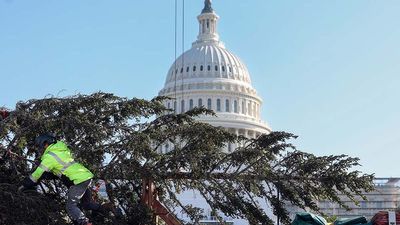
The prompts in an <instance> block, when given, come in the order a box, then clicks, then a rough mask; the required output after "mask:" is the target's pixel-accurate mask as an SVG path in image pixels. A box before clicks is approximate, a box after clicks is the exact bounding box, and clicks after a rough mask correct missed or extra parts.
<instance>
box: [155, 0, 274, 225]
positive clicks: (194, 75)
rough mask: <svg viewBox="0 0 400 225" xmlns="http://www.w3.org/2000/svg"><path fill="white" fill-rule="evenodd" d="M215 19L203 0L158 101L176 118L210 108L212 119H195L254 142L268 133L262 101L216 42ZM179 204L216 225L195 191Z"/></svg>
mask: <svg viewBox="0 0 400 225" xmlns="http://www.w3.org/2000/svg"><path fill="white" fill-rule="evenodd" d="M218 19H219V16H218V15H217V14H216V13H215V11H214V9H213V8H212V6H211V0H205V1H204V8H203V10H202V11H201V14H200V15H199V16H197V20H198V22H199V34H198V36H197V40H196V41H195V42H193V44H192V48H191V49H189V50H187V51H186V52H184V53H183V54H182V55H181V56H179V57H178V58H177V59H176V60H175V62H174V63H173V64H172V65H171V67H170V69H169V70H168V74H167V78H166V80H165V84H164V87H163V88H162V89H161V90H160V92H159V96H167V97H170V98H172V99H171V100H168V101H165V103H164V104H165V106H166V107H167V108H169V109H173V110H174V111H175V112H176V113H182V112H185V111H188V110H190V109H193V108H194V107H196V106H198V107H200V106H203V107H205V108H207V109H211V110H213V111H214V112H215V113H216V117H215V116H201V117H200V118H198V120H199V121H201V122H206V123H209V124H211V125H213V126H218V127H223V128H225V129H226V130H228V131H230V132H232V133H234V134H237V135H243V136H245V137H248V138H255V137H257V136H258V135H260V134H261V133H270V132H271V128H270V127H269V126H268V125H267V123H266V122H264V121H262V120H261V116H260V114H261V105H262V99H261V98H260V96H258V95H257V92H256V90H255V89H254V88H253V86H252V85H251V79H250V74H249V72H248V70H247V68H246V65H245V64H244V63H243V62H242V61H241V60H240V59H239V57H238V56H236V55H235V54H233V53H232V52H230V51H229V50H228V49H226V48H225V45H224V43H222V42H221V41H220V39H219V35H218V32H217V22H218ZM170 147H171V144H168V143H166V144H165V145H164V146H162V149H161V152H168V151H169V150H170ZM236 147H237V146H235V144H233V143H231V144H228V146H226V149H225V150H226V151H228V152H231V151H233V150H234V149H235V148H236ZM180 199H181V200H182V201H183V202H187V203H191V204H194V205H196V206H197V207H201V208H203V209H205V212H206V213H207V214H208V215H209V217H207V218H204V219H203V220H202V221H200V224H217V221H216V220H215V218H213V217H212V216H211V215H210V212H211V209H210V208H209V206H208V205H207V204H206V202H205V200H204V199H203V198H202V197H201V196H200V195H199V194H198V193H197V192H196V191H193V192H192V191H187V192H186V193H183V194H182V195H181V196H180ZM226 219H227V220H228V221H227V224H233V223H234V224H246V222H245V221H243V220H230V219H229V218H226Z"/></svg>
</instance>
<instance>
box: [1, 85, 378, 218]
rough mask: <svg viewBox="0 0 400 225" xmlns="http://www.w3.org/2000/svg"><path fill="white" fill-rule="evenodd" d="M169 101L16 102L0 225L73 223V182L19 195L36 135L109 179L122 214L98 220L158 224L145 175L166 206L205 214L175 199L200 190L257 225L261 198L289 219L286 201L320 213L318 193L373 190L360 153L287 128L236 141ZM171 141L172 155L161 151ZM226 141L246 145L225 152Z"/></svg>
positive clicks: (5, 156)
mask: <svg viewBox="0 0 400 225" xmlns="http://www.w3.org/2000/svg"><path fill="white" fill-rule="evenodd" d="M163 100H165V99H164V98H162V97H157V98H155V99H153V100H151V101H146V100H142V99H136V98H133V99H128V98H122V97H118V96H115V95H113V94H109V93H94V94H92V95H76V96H70V97H65V98H56V97H51V98H45V99H33V100H29V101H26V102H19V103H17V104H16V107H15V109H14V110H12V111H11V112H10V115H9V116H8V117H7V118H5V119H3V120H1V121H0V154H1V155H2V159H1V163H0V199H1V200H2V201H0V224H8V225H12V224H38V225H39V224H40V225H42V224H67V221H66V213H65V212H64V209H63V208H64V198H63V196H64V195H65V192H66V187H64V186H63V185H62V184H61V183H60V182H59V181H57V180H49V181H44V182H41V184H40V185H39V187H38V192H32V191H28V192H24V193H18V192H17V191H16V189H17V187H18V185H19V182H20V181H21V180H22V179H23V178H24V177H25V176H28V175H29V174H30V173H31V171H32V169H34V168H35V167H36V166H37V163H35V162H37V161H38V160H39V158H40V155H41V153H40V152H36V151H35V150H34V149H32V148H31V147H30V146H31V141H32V140H33V139H34V138H35V137H36V136H38V135H40V134H43V133H49V132H50V133H53V134H54V135H56V136H57V138H59V139H60V140H63V141H65V142H66V143H67V144H68V145H69V146H70V148H71V149H72V150H73V152H74V154H75V157H76V158H77V160H78V161H80V162H82V163H83V164H84V165H85V166H87V167H88V168H90V170H91V171H93V172H94V174H95V175H96V179H101V180H104V181H105V182H106V184H107V185H106V187H107V193H108V195H109V198H110V199H109V200H110V201H111V202H113V203H114V204H115V205H118V207H119V208H120V209H121V210H122V215H121V216H119V217H118V218H116V217H113V216H109V217H107V218H105V219H104V220H100V221H98V223H97V224H150V223H152V220H151V211H150V210H149V209H148V208H146V206H145V205H143V204H140V198H141V194H142V193H141V185H142V181H143V179H151V180H153V181H154V183H155V185H156V187H157V190H158V196H159V199H160V201H161V202H162V203H163V204H164V205H165V206H166V207H167V208H169V209H171V211H173V209H176V208H181V209H182V210H183V212H185V213H186V214H187V215H188V216H189V217H190V218H191V219H192V220H193V221H196V220H198V219H199V218H201V210H200V209H198V208H195V207H193V206H191V205H184V204H183V203H182V202H181V201H180V200H179V198H178V197H177V194H178V193H180V192H181V191H184V190H192V189H194V190H197V191H198V192H199V193H200V194H201V195H202V196H203V197H204V199H205V200H206V202H207V203H208V204H209V205H210V206H211V208H212V209H213V210H214V211H216V212H222V213H223V214H225V215H226V216H229V217H233V218H245V219H247V220H248V221H249V222H250V223H253V224H256V223H262V224H273V221H272V220H271V218H270V217H269V216H268V215H267V214H266V213H265V211H264V210H263V209H262V208H261V207H260V206H259V201H266V202H267V203H268V204H270V205H271V206H272V209H273V213H274V214H275V215H278V216H279V217H280V219H281V221H282V222H284V223H289V218H288V212H287V211H286V210H285V202H290V203H292V204H294V205H297V206H299V207H301V208H310V209H312V210H315V211H318V210H319V208H318V206H317V204H316V202H317V201H318V199H328V200H331V201H334V202H338V203H339V204H341V205H342V206H344V207H345V205H343V202H341V201H340V198H339V197H338V194H340V193H342V194H345V195H347V196H348V197H350V198H351V199H354V198H353V197H354V196H355V195H359V196H362V197H365V196H363V195H362V192H364V191H370V190H372V188H373V186H372V178H373V176H372V175H368V174H363V173H361V172H360V171H357V170H354V169H353V167H354V166H357V165H359V164H358V158H352V157H348V156H346V155H331V156H315V155H313V154H310V153H306V152H302V151H299V150H297V149H296V148H295V146H293V145H292V144H291V143H290V142H289V141H290V139H292V138H296V136H294V135H293V134H290V133H286V132H272V133H270V134H263V135H261V136H259V137H258V138H256V139H246V138H245V137H241V136H239V137H237V136H235V135H233V134H231V133H229V132H227V131H225V130H224V129H223V128H218V127H213V126H211V125H209V124H205V123H201V122H198V121H196V117H198V116H215V114H214V113H213V112H212V111H210V110H207V109H205V108H195V109H193V110H190V111H188V112H186V113H183V114H174V113H172V112H171V111H169V110H168V109H166V108H165V107H164V106H163V104H162V101H163ZM166 143H170V147H171V148H172V149H171V151H169V152H167V153H160V151H159V149H160V146H162V145H165V144H166ZM227 143H240V145H239V146H241V147H238V148H237V149H236V150H235V151H233V152H231V153H228V152H224V151H222V150H221V149H222V148H223V147H224V146H226V144H227ZM277 190H279V196H278V195H277Z"/></svg>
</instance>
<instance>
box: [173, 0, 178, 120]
mask: <svg viewBox="0 0 400 225" xmlns="http://www.w3.org/2000/svg"><path fill="white" fill-rule="evenodd" d="M177 14H178V0H175V23H174V30H175V36H174V38H175V40H174V59H175V60H174V70H173V71H172V73H173V74H174V80H175V82H174V103H173V104H174V106H173V107H174V113H175V114H176V108H177V105H178V104H177V102H176V74H177V68H176V44H177V21H178V20H177V18H178V15H177Z"/></svg>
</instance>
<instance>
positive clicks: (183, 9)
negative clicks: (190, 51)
mask: <svg viewBox="0 0 400 225" xmlns="http://www.w3.org/2000/svg"><path fill="white" fill-rule="evenodd" d="M184 53H185V0H182V73H181V79H182V87H181V91H182V100H181V104H182V103H183V105H181V109H182V110H181V111H182V112H181V113H183V111H184V110H185V107H184V106H185V103H184V102H185V100H184V98H183V97H184V93H183V87H184V85H183V67H184V65H185V64H184V62H185V55H184ZM189 70H190V68H189ZM188 72H189V71H188Z"/></svg>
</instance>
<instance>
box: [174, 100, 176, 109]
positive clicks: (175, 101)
mask: <svg viewBox="0 0 400 225" xmlns="http://www.w3.org/2000/svg"><path fill="white" fill-rule="evenodd" d="M174 111H175V112H176V101H174Z"/></svg>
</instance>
